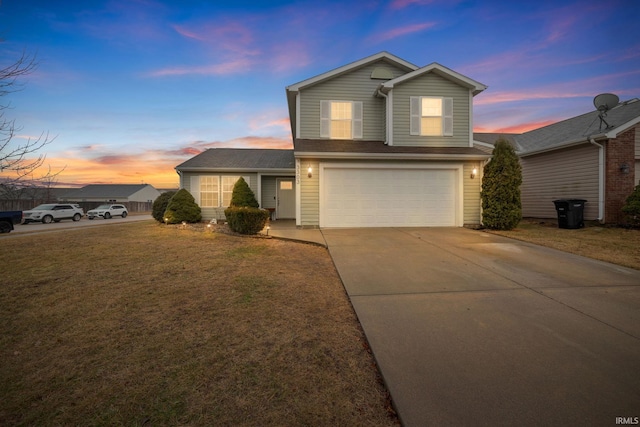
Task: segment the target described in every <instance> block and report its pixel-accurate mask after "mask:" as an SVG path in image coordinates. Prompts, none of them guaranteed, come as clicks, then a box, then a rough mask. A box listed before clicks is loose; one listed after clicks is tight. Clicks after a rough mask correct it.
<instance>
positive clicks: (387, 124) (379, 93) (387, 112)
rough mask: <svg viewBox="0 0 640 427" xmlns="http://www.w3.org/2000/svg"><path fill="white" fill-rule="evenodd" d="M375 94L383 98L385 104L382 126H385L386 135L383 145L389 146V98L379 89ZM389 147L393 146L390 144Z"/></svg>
mask: <svg viewBox="0 0 640 427" xmlns="http://www.w3.org/2000/svg"><path fill="white" fill-rule="evenodd" d="M376 94H377V95H379V96H381V97H383V98H384V102H385V106H384V115H385V118H384V120H385V122H384V124H385V126H384V127H385V133H386V135H385V139H386V141H385V142H384V145H390V144H389V141H390V138H389V127H390V126H389V97H388V96H387V95H386V94H385V93H383V92H382V91H381V90H380V89H378V90H377V92H376ZM391 145H393V144H391Z"/></svg>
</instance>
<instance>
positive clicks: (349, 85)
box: [298, 60, 406, 141]
mask: <svg viewBox="0 0 640 427" xmlns="http://www.w3.org/2000/svg"><path fill="white" fill-rule="evenodd" d="M380 67H382V68H386V69H388V70H389V71H391V72H392V73H393V76H394V78H395V77H399V76H401V75H403V74H406V71H404V70H401V69H399V68H397V67H394V66H393V65H391V64H389V63H387V62H386V61H384V60H380V61H378V62H376V63H373V64H369V65H367V66H364V67H361V68H359V69H356V70H352V71H350V72H348V73H346V74H343V75H341V76H337V77H335V78H332V79H330V80H328V81H325V82H321V83H318V84H316V85H314V86H311V87H308V88H304V89H303V90H302V91H301V92H300V110H301V111H300V117H299V118H298V120H300V138H302V139H320V101H361V102H362V103H363V134H362V139H363V140H369V141H384V140H385V137H386V136H385V108H386V105H385V99H384V98H379V97H376V96H374V95H375V92H376V90H377V88H378V86H379V85H380V84H381V83H383V82H384V80H379V79H372V78H371V73H372V72H373V70H374V69H376V68H380Z"/></svg>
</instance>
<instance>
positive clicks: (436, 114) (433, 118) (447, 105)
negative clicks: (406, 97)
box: [410, 96, 453, 136]
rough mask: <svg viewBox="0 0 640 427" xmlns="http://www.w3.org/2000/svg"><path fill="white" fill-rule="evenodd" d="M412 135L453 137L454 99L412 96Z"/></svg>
mask: <svg viewBox="0 0 640 427" xmlns="http://www.w3.org/2000/svg"><path fill="white" fill-rule="evenodd" d="M410 102H411V124H410V126H411V135H420V136H453V98H441V97H433V96H412V97H411V99H410Z"/></svg>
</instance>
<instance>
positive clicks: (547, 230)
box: [487, 219, 640, 270]
mask: <svg viewBox="0 0 640 427" xmlns="http://www.w3.org/2000/svg"><path fill="white" fill-rule="evenodd" d="M487 231H488V232H491V233H495V234H500V235H502V236H506V237H511V238H513V239H517V240H523V241H526V242H530V243H535V244H537V245H542V246H547V247H550V248H555V249H559V250H561V251H565V252H570V253H573V254H577V255H582V256H586V257H589V258H593V259H598V260H600V261H607V262H611V263H614V264H618V265H622V266H625V267H630V268H635V269H637V270H640V230H633V229H626V228H618V227H604V226H601V225H598V224H597V223H587V224H586V227H585V228H580V229H564V228H558V223H557V222H556V221H554V220H535V219H524V220H522V221H521V222H520V224H518V226H517V227H516V228H515V229H513V230H511V231H495V230H487Z"/></svg>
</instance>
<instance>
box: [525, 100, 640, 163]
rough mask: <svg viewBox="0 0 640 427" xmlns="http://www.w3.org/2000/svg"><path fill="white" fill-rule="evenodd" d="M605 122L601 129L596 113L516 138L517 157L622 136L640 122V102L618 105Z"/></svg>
mask: <svg viewBox="0 0 640 427" xmlns="http://www.w3.org/2000/svg"><path fill="white" fill-rule="evenodd" d="M605 120H606V122H607V123H608V124H609V125H610V127H609V128H608V129H607V128H606V125H604V124H603V125H602V127H601V125H600V119H599V118H598V111H596V110H595V109H594V111H591V112H590V113H586V114H583V115H581V116H577V117H572V118H570V119H567V120H563V121H561V122H558V123H554V124H551V125H549V126H545V127H542V128H539V129H535V130H532V131H529V132H525V133H523V134H522V135H519V136H517V137H516V142H517V144H518V151H519V152H520V154H527V153H532V152H538V151H544V150H549V149H554V148H559V147H563V146H568V145H571V144H575V143H579V142H581V141H587V140H588V139H589V138H592V137H594V138H597V137H606V138H615V135H617V133H619V132H622V131H624V130H626V129H627V128H629V127H630V126H632V125H634V124H635V123H638V122H640V102H639V100H638V99H637V98H635V99H631V100H629V101H626V102H623V103H620V104H618V105H617V106H616V107H614V108H612V109H611V110H609V111H608V112H607V115H606V117H605Z"/></svg>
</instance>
